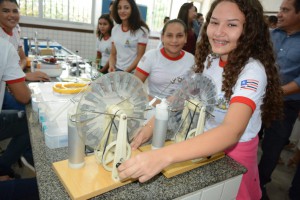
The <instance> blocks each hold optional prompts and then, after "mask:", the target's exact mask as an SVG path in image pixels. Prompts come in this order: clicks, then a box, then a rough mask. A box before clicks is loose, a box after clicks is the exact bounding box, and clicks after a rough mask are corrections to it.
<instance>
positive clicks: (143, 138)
mask: <svg viewBox="0 0 300 200" xmlns="http://www.w3.org/2000/svg"><path fill="white" fill-rule="evenodd" d="M152 133H153V130H152V127H147V126H143V127H140V128H139V129H138V130H137V131H136V133H135V134H134V137H133V140H132V141H131V143H130V146H131V148H132V150H136V149H137V148H138V147H139V146H141V145H142V144H144V143H145V142H147V141H148V140H149V139H150V138H151V137H152Z"/></svg>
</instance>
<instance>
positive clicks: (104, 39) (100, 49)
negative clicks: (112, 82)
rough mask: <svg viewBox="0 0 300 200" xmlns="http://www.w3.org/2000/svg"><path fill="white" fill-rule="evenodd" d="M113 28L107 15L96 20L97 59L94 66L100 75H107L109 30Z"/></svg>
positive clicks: (109, 48)
mask: <svg viewBox="0 0 300 200" xmlns="http://www.w3.org/2000/svg"><path fill="white" fill-rule="evenodd" d="M113 26H114V23H113V21H112V19H111V18H110V16H109V15H108V14H103V15H101V16H100V17H99V19H98V28H97V37H98V38H97V42H96V48H97V58H96V64H97V66H99V62H100V69H99V71H100V72H101V73H105V74H106V73H107V72H108V67H109V61H108V60H109V56H110V52H111V45H112V44H111V42H112V41H111V30H112V28H113Z"/></svg>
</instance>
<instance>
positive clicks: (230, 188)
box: [176, 175, 243, 200]
mask: <svg viewBox="0 0 300 200" xmlns="http://www.w3.org/2000/svg"><path fill="white" fill-rule="evenodd" d="M242 176H243V175H239V176H236V177H233V178H231V179H228V180H226V181H222V182H220V183H217V184H214V185H211V186H209V187H206V188H203V189H202V190H199V191H195V192H193V193H191V194H187V195H184V196H182V197H179V198H176V200H234V199H235V198H236V195H237V193H238V189H239V187H240V183H241V180H242Z"/></svg>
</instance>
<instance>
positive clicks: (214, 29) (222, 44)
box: [118, 0, 282, 200]
mask: <svg viewBox="0 0 300 200" xmlns="http://www.w3.org/2000/svg"><path fill="white" fill-rule="evenodd" d="M201 34H202V35H201V38H202V39H201V41H200V43H198V45H197V50H196V56H195V57H196V65H197V67H198V68H197V70H196V71H197V72H201V73H203V74H205V75H208V76H210V77H212V79H213V81H214V82H215V83H216V87H217V90H218V94H217V96H218V99H219V100H220V99H223V100H225V102H226V106H225V107H218V106H217V105H216V106H215V109H214V111H213V113H212V115H213V116H214V117H213V118H211V119H209V120H207V121H206V123H205V131H204V133H203V134H200V135H197V136H196V137H194V138H192V139H189V140H186V141H184V142H179V143H176V144H173V145H169V146H166V147H164V148H161V149H158V150H153V151H148V152H145V153H141V154H138V155H137V156H135V157H133V158H131V159H129V160H127V161H125V162H124V163H123V164H121V165H120V166H119V168H118V170H119V176H120V178H121V179H123V178H127V177H131V178H137V179H139V181H140V182H145V181H147V180H149V179H150V178H152V177H153V176H154V175H155V174H157V173H159V172H160V171H161V170H162V169H164V168H165V167H167V166H169V165H170V164H173V163H178V162H182V161H186V160H191V159H196V158H199V157H206V156H209V155H213V154H215V153H217V152H220V151H225V152H226V153H227V155H228V156H230V157H232V158H233V159H235V160H236V161H237V162H239V163H241V164H242V165H244V166H245V167H246V168H247V170H248V171H247V172H246V173H245V174H244V175H243V178H242V181H241V185H240V188H239V191H238V195H237V197H236V199H238V200H244V199H253V200H259V199H260V198H261V191H260V186H259V176H258V169H257V148H258V137H257V133H258V131H259V129H260V125H261V123H262V120H263V121H264V122H265V123H266V124H269V123H270V121H272V120H274V119H276V117H279V116H281V113H282V91H281V89H280V83H279V77H278V72H277V68H276V66H275V59H274V55H273V50H272V45H271V41H270V35H269V30H268V26H267V24H266V23H265V21H264V19H263V8H262V6H261V4H260V2H259V0H251V1H250V0H215V1H214V2H213V3H212V5H211V8H210V10H209V12H208V14H207V17H206V22H205V24H204V27H203V31H202V32H201ZM217 102H218V100H217ZM153 126H154V123H153V124H151V126H146V127H147V128H148V129H151V131H152V130H153ZM145 135H146V134H145ZM146 136H147V135H146ZM146 136H145V137H146ZM138 142H139V143H138ZM138 142H137V141H134V145H133V148H136V147H137V146H139V145H140V144H141V143H142V142H145V141H144V140H141V139H140V141H138Z"/></svg>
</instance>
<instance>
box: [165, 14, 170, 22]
mask: <svg viewBox="0 0 300 200" xmlns="http://www.w3.org/2000/svg"><path fill="white" fill-rule="evenodd" d="M168 20H170V17H168V16H165V18H164V24H165V23H166V22H167V21H168Z"/></svg>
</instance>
